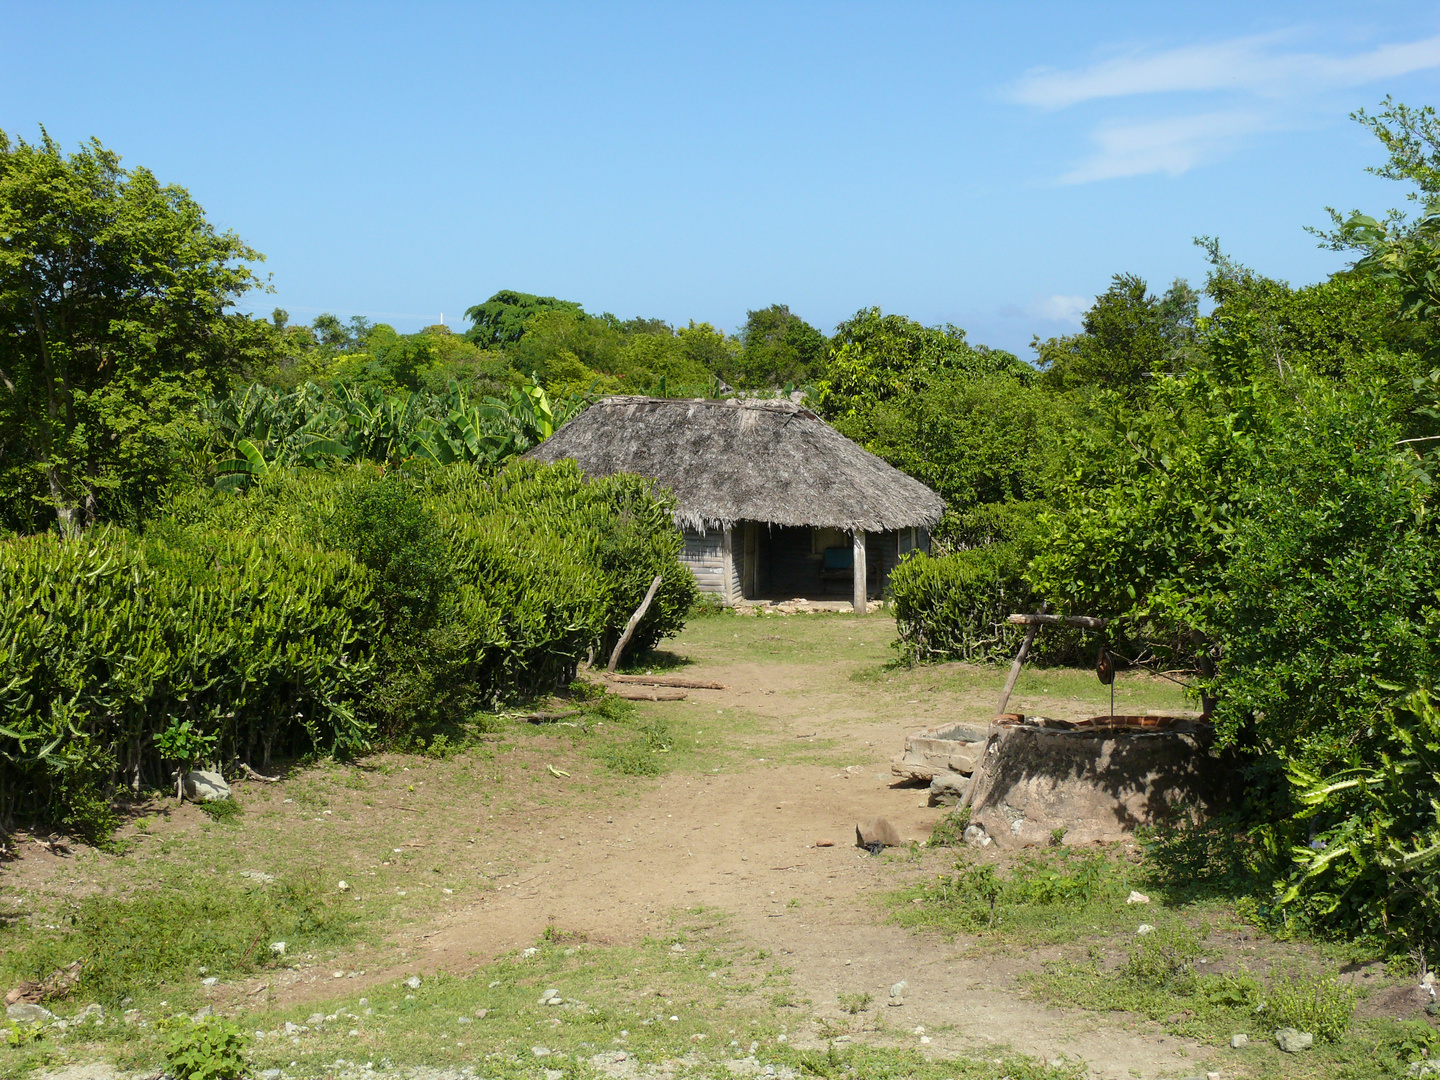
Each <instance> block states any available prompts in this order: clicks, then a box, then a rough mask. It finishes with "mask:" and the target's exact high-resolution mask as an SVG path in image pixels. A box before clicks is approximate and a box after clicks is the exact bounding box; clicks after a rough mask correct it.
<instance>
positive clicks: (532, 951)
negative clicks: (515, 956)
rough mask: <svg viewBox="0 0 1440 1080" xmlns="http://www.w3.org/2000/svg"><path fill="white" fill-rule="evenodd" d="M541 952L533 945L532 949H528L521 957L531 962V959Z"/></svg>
mask: <svg viewBox="0 0 1440 1080" xmlns="http://www.w3.org/2000/svg"><path fill="white" fill-rule="evenodd" d="M539 951H540V950H539V949H537V948H535V946H533V945H532V946H530V948H528V949H526V950H525V951H524V952H522V953H521V954H520V955H521V956H523V957H524V958H525V959H526V960H529V959H530V957H532V956H534V955H535V954H536V953H538V952H539Z"/></svg>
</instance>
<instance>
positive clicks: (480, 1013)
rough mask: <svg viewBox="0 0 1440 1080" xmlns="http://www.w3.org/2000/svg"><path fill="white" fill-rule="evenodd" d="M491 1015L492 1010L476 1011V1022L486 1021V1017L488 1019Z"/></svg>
mask: <svg viewBox="0 0 1440 1080" xmlns="http://www.w3.org/2000/svg"><path fill="white" fill-rule="evenodd" d="M489 1015H490V1010H489V1009H476V1010H475V1019H476V1020H484V1019H485V1017H487V1016H489Z"/></svg>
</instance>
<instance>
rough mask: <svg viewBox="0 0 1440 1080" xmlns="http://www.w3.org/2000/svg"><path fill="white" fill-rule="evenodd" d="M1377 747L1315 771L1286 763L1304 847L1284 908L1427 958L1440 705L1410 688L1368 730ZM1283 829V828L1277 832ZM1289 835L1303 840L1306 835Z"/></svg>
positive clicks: (1438, 845)
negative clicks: (1325, 771)
mask: <svg viewBox="0 0 1440 1080" xmlns="http://www.w3.org/2000/svg"><path fill="white" fill-rule="evenodd" d="M1369 736H1370V741H1372V742H1373V744H1374V748H1373V749H1372V750H1369V751H1368V752H1367V753H1366V754H1365V757H1364V758H1363V759H1362V760H1360V761H1359V762H1357V763H1355V764H1354V767H1352V768H1349V769H1344V770H1340V771H1338V772H1333V773H1331V774H1330V775H1328V776H1323V777H1322V776H1321V775H1319V774H1318V773H1317V772H1312V771H1310V770H1308V769H1305V768H1303V767H1301V766H1299V765H1292V766H1291V770H1290V779H1291V783H1292V784H1293V786H1294V790H1295V794H1296V799H1297V801H1298V802H1299V803H1300V804H1301V806H1302V807H1303V810H1302V811H1301V814H1300V818H1301V824H1300V826H1299V827H1300V828H1307V827H1308V828H1309V830H1310V831H1311V833H1312V837H1311V838H1310V839H1309V842H1308V843H1296V844H1295V845H1294V847H1293V848H1292V855H1293V858H1294V860H1295V871H1294V874H1293V876H1292V878H1291V880H1290V881H1289V882H1287V883H1286V884H1287V886H1288V887H1286V889H1285V891H1284V893H1283V894H1282V895H1281V897H1280V900H1281V913H1282V914H1287V915H1292V916H1295V917H1297V918H1298V919H1299V921H1301V922H1303V923H1305V924H1308V925H1309V926H1311V927H1314V928H1316V929H1320V930H1324V931H1328V932H1330V933H1336V934H1341V935H1344V936H1346V937H1356V936H1359V937H1368V938H1371V939H1380V940H1382V941H1385V942H1386V943H1387V944H1388V945H1389V946H1390V947H1391V948H1392V949H1394V950H1395V951H1402V950H1404V951H1414V952H1418V953H1419V954H1420V955H1421V956H1424V957H1429V958H1433V957H1434V956H1435V955H1436V951H1437V949H1440V703H1437V702H1436V700H1435V697H1434V692H1433V691H1424V690H1422V691H1416V692H1415V693H1414V694H1412V695H1410V696H1409V697H1408V698H1407V699H1406V700H1405V701H1404V702H1403V703H1401V704H1400V705H1397V706H1394V707H1392V708H1390V709H1387V710H1386V711H1385V712H1384V713H1382V714H1381V715H1380V716H1379V717H1378V718H1377V719H1376V720H1375V722H1374V724H1373V726H1372V727H1371V728H1370V729H1369ZM1282 835H1283V834H1282ZM1295 839H1296V840H1297V841H1298V840H1302V839H1304V834H1301V835H1300V836H1296V837H1295Z"/></svg>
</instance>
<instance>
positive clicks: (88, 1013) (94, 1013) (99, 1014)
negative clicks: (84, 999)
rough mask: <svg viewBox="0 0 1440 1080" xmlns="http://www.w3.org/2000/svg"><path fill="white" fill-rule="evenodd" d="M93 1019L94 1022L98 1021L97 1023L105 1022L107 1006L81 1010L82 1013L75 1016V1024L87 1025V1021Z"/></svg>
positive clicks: (92, 1006)
mask: <svg viewBox="0 0 1440 1080" xmlns="http://www.w3.org/2000/svg"><path fill="white" fill-rule="evenodd" d="M92 1019H93V1020H96V1021H99V1020H104V1019H105V1006H103V1005H86V1006H85V1008H83V1009H81V1010H80V1012H79V1013H77V1014H76V1016H75V1023H77V1024H83V1023H85V1021H86V1020H92Z"/></svg>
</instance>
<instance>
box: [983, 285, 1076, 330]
mask: <svg viewBox="0 0 1440 1080" xmlns="http://www.w3.org/2000/svg"><path fill="white" fill-rule="evenodd" d="M1090 304H1091V300H1090V299H1089V298H1088V297H1084V296H1062V295H1061V294H1059V293H1056V294H1055V295H1054V296H1037V297H1036V298H1035V299H1034V300H1031V301H1030V303H1028V304H1026V305H1024V306H1023V307H1021V306H1020V305H1018V304H1006V305H1005V306H1004V307H1003V308H1001V309H1000V314H1001V315H1005V316H1007V317H1009V318H1012V319H1021V318H1025V319H1040V320H1042V321H1044V322H1063V323H1070V324H1071V325H1073V326H1079V325H1080V317H1081V316H1082V315H1084V314H1085V312H1086V311H1088V310H1090Z"/></svg>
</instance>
